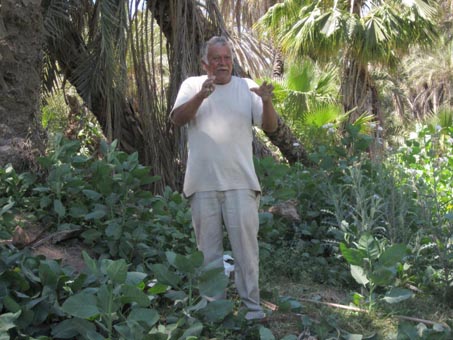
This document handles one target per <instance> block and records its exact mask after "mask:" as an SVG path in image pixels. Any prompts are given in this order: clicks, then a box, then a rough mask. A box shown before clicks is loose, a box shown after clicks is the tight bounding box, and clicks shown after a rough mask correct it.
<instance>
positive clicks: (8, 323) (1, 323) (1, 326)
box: [0, 310, 22, 333]
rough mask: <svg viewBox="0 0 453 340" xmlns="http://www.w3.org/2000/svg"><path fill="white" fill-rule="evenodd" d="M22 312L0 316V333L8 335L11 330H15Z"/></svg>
mask: <svg viewBox="0 0 453 340" xmlns="http://www.w3.org/2000/svg"><path fill="white" fill-rule="evenodd" d="M21 313H22V311H20V310H19V311H17V312H16V313H3V314H1V315H0V333H7V332H8V330H9V329H11V328H15V327H16V324H15V323H14V321H16V320H17V319H18V318H19V316H20V314H21Z"/></svg>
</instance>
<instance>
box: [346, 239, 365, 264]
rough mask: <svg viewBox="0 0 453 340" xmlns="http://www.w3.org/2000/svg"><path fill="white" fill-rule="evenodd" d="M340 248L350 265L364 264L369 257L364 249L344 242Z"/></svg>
mask: <svg viewBox="0 0 453 340" xmlns="http://www.w3.org/2000/svg"><path fill="white" fill-rule="evenodd" d="M340 250H341V254H343V257H344V258H345V259H346V261H347V262H348V263H349V264H350V265H355V266H362V265H363V261H364V259H365V258H366V257H367V255H366V252H365V251H364V250H362V249H353V248H348V247H347V246H346V244H344V243H340Z"/></svg>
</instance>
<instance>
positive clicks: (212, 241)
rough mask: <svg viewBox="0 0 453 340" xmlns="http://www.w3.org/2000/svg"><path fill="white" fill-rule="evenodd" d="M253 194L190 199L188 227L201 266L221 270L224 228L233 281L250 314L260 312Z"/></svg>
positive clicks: (212, 194) (212, 193)
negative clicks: (212, 265) (200, 256)
mask: <svg viewBox="0 0 453 340" xmlns="http://www.w3.org/2000/svg"><path fill="white" fill-rule="evenodd" d="M259 199H260V196H259V194H258V193H256V192H255V191H253V190H229V191H203V192H197V193H195V194H194V195H192V196H191V198H190V204H191V208H192V223H193V226H194V229H195V236H196V239H197V245H198V249H199V250H200V251H202V252H203V254H204V261H205V264H208V263H212V262H214V261H215V262H218V266H219V267H223V252H224V250H223V227H222V224H223V225H225V227H226V230H227V233H228V237H229V239H230V244H231V248H232V251H233V257H234V279H235V284H236V288H237V290H238V293H239V296H240V297H241V299H242V301H243V303H244V304H245V306H246V307H247V308H248V309H249V310H250V311H260V310H261V306H260V294H259V287H258V278H259V266H258V261H259V258H258V240H257V236H258V228H259V219H258V206H259Z"/></svg>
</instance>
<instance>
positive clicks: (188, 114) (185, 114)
mask: <svg viewBox="0 0 453 340" xmlns="http://www.w3.org/2000/svg"><path fill="white" fill-rule="evenodd" d="M203 100H204V97H203V96H202V95H200V93H197V94H196V95H195V96H193V97H192V99H190V100H189V101H187V102H185V103H184V104H182V105H180V106H178V107H176V108H174V109H173V111H172V112H171V114H170V119H171V121H172V122H173V124H175V125H176V126H183V125H185V124H187V123H188V122H189V121H191V120H192V119H193V118H194V117H195V115H196V114H197V111H198V108H199V107H200V105H201V103H202V102H203Z"/></svg>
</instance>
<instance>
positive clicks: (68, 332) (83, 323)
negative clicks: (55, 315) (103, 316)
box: [52, 318, 96, 339]
mask: <svg viewBox="0 0 453 340" xmlns="http://www.w3.org/2000/svg"><path fill="white" fill-rule="evenodd" d="M87 331H92V332H94V331H96V326H95V325H94V324H93V323H92V322H90V321H88V320H84V319H79V318H71V319H66V320H63V321H62V322H60V323H59V324H58V325H56V326H53V327H52V336H53V337H54V338H56V339H74V338H77V336H78V335H83V334H86V332H87Z"/></svg>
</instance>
